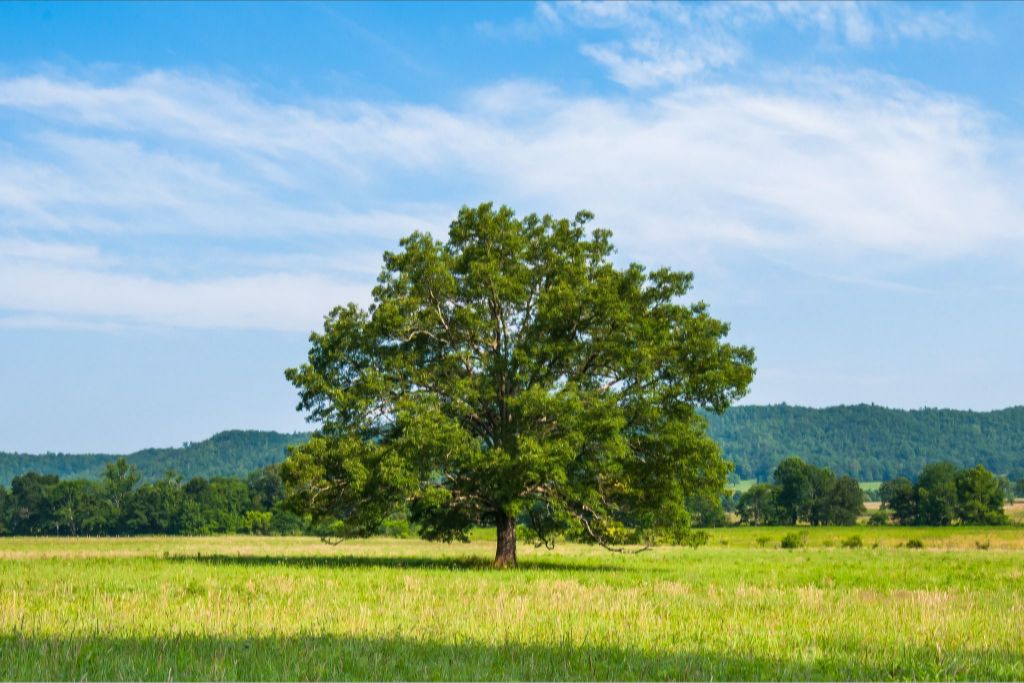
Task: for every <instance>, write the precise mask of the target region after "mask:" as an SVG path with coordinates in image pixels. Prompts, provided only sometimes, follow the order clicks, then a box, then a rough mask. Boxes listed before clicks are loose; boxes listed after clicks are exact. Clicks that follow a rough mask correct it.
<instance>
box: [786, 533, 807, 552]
mask: <svg viewBox="0 0 1024 683" xmlns="http://www.w3.org/2000/svg"><path fill="white" fill-rule="evenodd" d="M805 544H806V539H804V536H803V534H798V533H796V532H791V533H788V534H786V535H785V536H783V537H782V541H781V542H780V543H779V547H781V548H788V549H793V548H802V547H803V546H804V545H805Z"/></svg>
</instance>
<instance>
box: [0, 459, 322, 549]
mask: <svg viewBox="0 0 1024 683" xmlns="http://www.w3.org/2000/svg"><path fill="white" fill-rule="evenodd" d="M307 526H308V525H307V522H306V520H304V519H303V518H302V517H299V516H297V515H295V514H294V513H292V512H290V511H289V510H288V509H287V507H286V505H285V487H284V483H283V482H282V480H281V477H280V474H279V465H269V466H267V467H264V468H262V469H259V470H256V471H254V472H252V473H251V474H249V475H248V476H247V477H245V478H240V477H213V478H211V479H206V478H204V477H193V478H192V479H189V480H188V481H187V482H186V481H184V480H183V479H182V478H181V476H180V475H177V474H175V473H173V472H168V473H167V474H165V475H164V477H162V478H160V479H158V480H157V481H152V482H143V479H142V474H141V472H140V471H139V468H138V467H137V466H135V465H134V464H131V463H129V462H128V461H127V460H125V459H124V458H120V459H118V460H115V461H113V462H108V463H107V464H106V467H105V469H104V471H103V475H102V477H101V478H100V479H99V480H90V479H61V478H60V477H58V476H57V475H55V474H40V473H38V472H28V473H25V474H22V475H19V476H17V477H15V478H14V479H13V480H12V481H11V486H10V488H5V487H2V486H0V534H8V535H26V536H42V535H55V536H124V535H141V534H183V535H204V534H214V533H252V534H295V533H303V532H305V531H306V530H307Z"/></svg>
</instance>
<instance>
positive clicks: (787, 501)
mask: <svg viewBox="0 0 1024 683" xmlns="http://www.w3.org/2000/svg"><path fill="white" fill-rule="evenodd" d="M772 479H773V480H774V481H775V485H776V486H777V487H778V492H777V494H776V497H775V499H776V503H777V505H778V508H779V512H780V514H781V517H782V519H783V520H784V521H785V523H786V524H796V523H797V522H798V521H799V520H801V519H807V518H808V517H809V515H810V511H811V503H812V501H813V499H814V484H813V482H812V481H811V471H810V468H809V467H808V466H807V463H805V462H804V461H803V460H801V459H800V458H796V457H789V458H786V459H785V460H783V461H782V462H780V463H779V466H778V467H776V468H775V472H774V473H773V474H772Z"/></svg>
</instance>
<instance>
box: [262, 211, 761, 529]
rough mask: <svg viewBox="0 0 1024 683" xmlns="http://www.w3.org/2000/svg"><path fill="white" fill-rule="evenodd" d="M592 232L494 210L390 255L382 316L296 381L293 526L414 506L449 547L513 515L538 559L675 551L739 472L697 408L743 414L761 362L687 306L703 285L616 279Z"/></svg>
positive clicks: (351, 312)
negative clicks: (581, 546) (560, 539)
mask: <svg viewBox="0 0 1024 683" xmlns="http://www.w3.org/2000/svg"><path fill="white" fill-rule="evenodd" d="M592 219H593V216H592V215H591V214H589V213H586V212H580V213H579V214H577V215H576V217H575V219H573V220H572V221H570V220H566V219H562V220H558V219H554V218H552V217H550V216H543V217H540V216H536V215H529V216H526V217H525V218H522V219H519V218H517V217H516V216H515V214H514V213H513V212H512V210H511V209H509V208H507V207H501V208H499V209H494V208H493V207H492V205H490V204H483V205H481V206H479V207H477V208H472V209H471V208H468V207H466V208H463V209H462V210H461V211H460V212H459V215H458V217H457V218H456V220H455V221H454V222H453V223H452V224H451V227H450V230H449V235H448V240H447V241H445V242H441V241H439V240H436V239H434V238H432V237H430V236H429V235H426V234H423V233H413V234H412V235H410V236H409V237H407V238H406V239H404V240H402V242H401V249H400V250H399V251H397V252H395V253H390V252H389V253H386V254H385V255H384V267H383V269H382V271H381V274H380V277H379V278H378V285H377V287H376V288H375V289H374V291H373V303H372V305H371V306H370V307H369V308H368V309H367V310H365V311H363V310H360V309H358V308H357V307H355V306H353V305H349V306H347V307H343V308H336V309H335V310H333V311H332V312H331V313H330V314H329V315H328V316H327V318H326V320H325V324H324V331H323V332H322V333H314V334H313V335H311V336H310V343H311V348H310V352H309V357H308V360H307V362H306V363H305V364H304V365H302V366H300V367H299V368H295V369H291V370H288V371H287V372H286V376H287V378H288V379H289V381H291V382H292V383H293V384H294V385H295V386H296V387H297V388H298V390H299V396H300V403H299V408H300V409H301V410H304V411H306V412H307V413H308V414H309V418H310V420H311V421H313V422H316V423H318V424H319V430H318V433H317V436H316V437H315V438H314V439H313V440H312V441H311V442H310V443H309V444H308V445H306V446H303V447H300V448H297V449H295V450H293V453H292V456H291V457H290V459H289V463H288V464H286V466H285V467H284V468H283V470H282V474H283V476H284V477H285V479H286V481H288V483H289V485H290V486H291V490H292V491H293V496H292V500H293V502H294V504H295V506H296V508H297V509H301V510H304V511H307V512H310V513H311V514H312V515H313V517H314V519H316V520H320V521H323V522H324V523H325V524H329V525H330V533H331V534H337V535H342V536H344V535H363V534H367V533H372V532H373V530H374V529H375V524H379V523H380V521H381V520H383V519H384V518H385V517H386V516H387V515H389V514H391V513H392V512H393V511H394V510H395V509H396V508H397V507H400V506H402V505H409V509H410V512H411V515H412V518H413V521H414V522H416V523H417V524H418V525H419V528H420V533H421V534H422V535H424V536H425V537H427V538H437V539H442V540H452V539H456V538H463V537H465V534H466V532H467V531H468V529H469V528H470V527H472V526H473V525H477V524H490V523H495V522H496V520H501V519H507V518H508V517H509V516H510V515H512V516H518V519H519V522H520V523H521V524H525V525H527V526H528V527H530V528H531V529H532V530H533V532H534V534H535V536H536V537H538V538H539V539H541V541H543V542H549V541H550V539H551V538H553V537H554V535H556V534H559V533H573V532H574V531H575V532H577V533H580V534H582V535H584V536H585V537H587V538H588V539H589V540H593V541H596V542H600V543H606V544H607V543H621V542H644V543H650V542H653V540H655V539H656V538H660V537H680V533H681V530H683V529H685V526H686V523H687V515H686V512H685V505H684V502H685V498H686V496H687V495H689V494H692V493H695V492H698V491H701V490H715V491H717V490H720V489H721V488H722V486H723V485H724V479H725V474H726V472H727V470H728V468H727V465H726V464H725V463H724V462H723V461H722V459H721V457H720V455H719V453H718V450H717V448H715V446H714V444H713V443H712V442H711V441H710V440H709V439H708V438H707V437H706V435H705V434H704V428H705V424H704V421H703V419H702V418H700V417H699V416H698V415H697V414H696V412H695V410H694V408H695V407H697V406H700V407H704V408H707V409H710V410H714V411H721V410H724V409H725V407H726V406H728V405H729V403H731V402H732V401H733V400H735V399H736V398H738V397H740V396H742V395H743V394H744V393H745V391H746V389H747V386H748V385H749V383H750V381H751V379H752V377H753V372H754V371H753V361H754V354H753V351H751V350H750V349H749V348H746V347H734V346H731V345H729V344H726V343H724V342H723V339H724V337H725V336H726V334H727V333H728V325H726V324H725V323H722V322H721V321H718V320H715V319H714V318H712V317H711V316H710V315H709V314H708V313H707V308H706V306H705V305H704V304H703V303H698V304H695V305H685V304H683V303H682V302H681V298H682V297H683V296H685V295H686V294H687V293H688V291H689V288H690V286H691V284H692V281H693V276H692V274H690V273H683V272H677V271H672V270H669V269H660V270H656V271H653V272H648V271H647V270H646V269H645V268H644V267H642V266H640V265H638V264H632V265H630V266H628V267H626V268H624V269H619V268H616V267H615V266H614V264H612V262H611V261H610V256H611V254H612V251H613V249H612V246H611V242H610V237H611V234H610V233H609V232H608V231H606V230H593V231H591V232H590V233H589V234H587V232H586V226H587V224H588V223H589V222H590V221H591V220H592Z"/></svg>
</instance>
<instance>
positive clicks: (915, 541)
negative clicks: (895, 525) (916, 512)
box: [907, 538, 924, 549]
mask: <svg viewBox="0 0 1024 683" xmlns="http://www.w3.org/2000/svg"><path fill="white" fill-rule="evenodd" d="M907 547H908V548H914V549H921V548H923V547H924V543H922V542H921V541H920V540H918V539H916V538H912V539H910V540H909V541H907Z"/></svg>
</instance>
